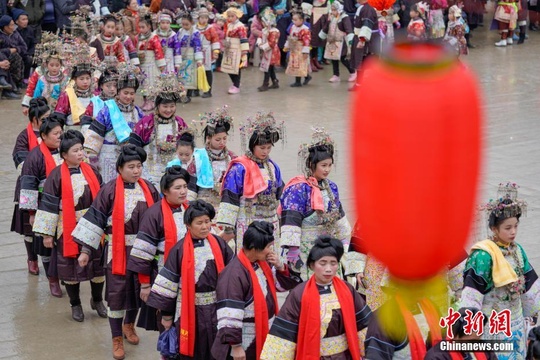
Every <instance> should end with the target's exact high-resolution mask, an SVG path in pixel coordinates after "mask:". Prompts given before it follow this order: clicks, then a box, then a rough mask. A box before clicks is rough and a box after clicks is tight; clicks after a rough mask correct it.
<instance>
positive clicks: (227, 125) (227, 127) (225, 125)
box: [216, 121, 231, 133]
mask: <svg viewBox="0 0 540 360" xmlns="http://www.w3.org/2000/svg"><path fill="white" fill-rule="evenodd" d="M218 128H224V129H225V132H229V130H231V124H230V123H228V122H225V121H218V122H217V123H216V130H217V129H218ZM216 133H217V132H216Z"/></svg>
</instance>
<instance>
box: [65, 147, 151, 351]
mask: <svg viewBox="0 0 540 360" xmlns="http://www.w3.org/2000/svg"><path fill="white" fill-rule="evenodd" d="M145 160H146V153H145V152H144V150H143V149H141V148H139V147H136V146H135V145H130V144H127V145H124V146H123V147H122V148H121V149H120V155H119V156H118V160H117V161H116V169H117V171H118V176H117V178H116V180H115V181H110V182H108V183H107V184H105V185H104V186H103V187H102V188H101V190H100V192H99V193H98V195H97V197H96V198H95V199H94V202H93V203H92V206H91V207H90V209H89V210H88V211H87V212H86V214H85V215H84V216H83V218H82V219H80V220H79V223H78V224H77V227H76V228H75V230H74V231H73V233H72V236H73V238H74V240H75V241H76V242H77V243H78V244H80V245H82V249H81V254H80V255H79V259H78V260H79V265H80V266H81V267H85V266H87V265H88V264H89V261H90V260H91V259H90V256H89V255H88V254H92V253H93V251H95V250H97V249H98V248H99V247H100V245H101V241H102V238H103V237H104V236H105V237H106V239H107V240H106V243H105V250H104V252H103V253H104V254H106V255H104V256H105V258H104V264H105V281H106V284H107V286H106V289H105V300H106V301H107V313H108V317H109V325H110V327H111V333H112V342H113V357H114V358H115V359H123V358H124V356H125V353H124V341H123V337H122V336H124V337H125V338H126V339H127V341H128V342H129V343H130V344H132V345H137V344H138V343H139V337H138V336H137V333H136V332H135V320H136V318H137V313H138V309H139V290H140V284H139V281H138V279H137V275H136V274H135V273H133V272H131V271H129V270H126V264H127V263H128V261H129V256H130V253H131V249H132V247H133V244H134V242H135V238H136V236H137V233H138V232H139V226H140V224H141V219H142V217H143V215H144V213H145V211H146V210H147V209H148V208H149V207H150V206H152V205H153V204H154V203H155V202H157V201H158V200H159V192H158V191H157V190H156V189H155V188H154V186H153V185H152V184H151V183H150V182H148V181H146V180H144V179H142V178H141V175H142V167H143V165H142V164H143V163H144V161H145Z"/></svg>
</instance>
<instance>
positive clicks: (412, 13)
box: [409, 10, 420, 19]
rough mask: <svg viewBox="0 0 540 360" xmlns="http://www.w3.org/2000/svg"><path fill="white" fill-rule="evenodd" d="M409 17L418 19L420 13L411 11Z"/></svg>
mask: <svg viewBox="0 0 540 360" xmlns="http://www.w3.org/2000/svg"><path fill="white" fill-rule="evenodd" d="M409 15H410V17H411V19H416V18H417V17H419V16H420V13H419V12H418V11H414V10H411V11H410V12H409Z"/></svg>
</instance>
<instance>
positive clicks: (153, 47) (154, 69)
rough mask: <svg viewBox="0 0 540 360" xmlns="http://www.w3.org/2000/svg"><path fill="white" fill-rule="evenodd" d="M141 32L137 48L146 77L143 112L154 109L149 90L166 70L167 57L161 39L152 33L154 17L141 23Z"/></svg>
mask: <svg viewBox="0 0 540 360" xmlns="http://www.w3.org/2000/svg"><path fill="white" fill-rule="evenodd" d="M139 28H140V30H141V32H140V33H139V36H138V38H137V42H136V43H135V46H136V47H137V51H138V55H139V60H140V62H141V65H140V68H141V71H142V73H143V74H144V75H145V79H144V81H143V97H144V104H143V106H142V110H143V111H151V110H152V109H153V107H154V106H153V104H152V99H150V98H149V97H148V94H147V92H148V90H149V89H150V88H152V86H153V85H154V83H155V81H156V79H157V77H158V76H159V75H160V74H161V73H162V72H163V71H164V70H165V65H166V62H165V55H164V54H163V48H162V47H161V41H160V40H159V37H158V36H157V35H155V34H154V33H153V32H152V17H151V16H150V14H146V15H144V16H143V17H141V19H140V21H139Z"/></svg>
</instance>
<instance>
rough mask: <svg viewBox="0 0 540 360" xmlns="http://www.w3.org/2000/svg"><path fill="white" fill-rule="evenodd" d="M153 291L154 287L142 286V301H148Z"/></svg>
mask: <svg viewBox="0 0 540 360" xmlns="http://www.w3.org/2000/svg"><path fill="white" fill-rule="evenodd" d="M151 289H152V287H151V286H150V284H141V294H140V297H141V300H142V301H144V302H147V301H148V296H150V290H151Z"/></svg>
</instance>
